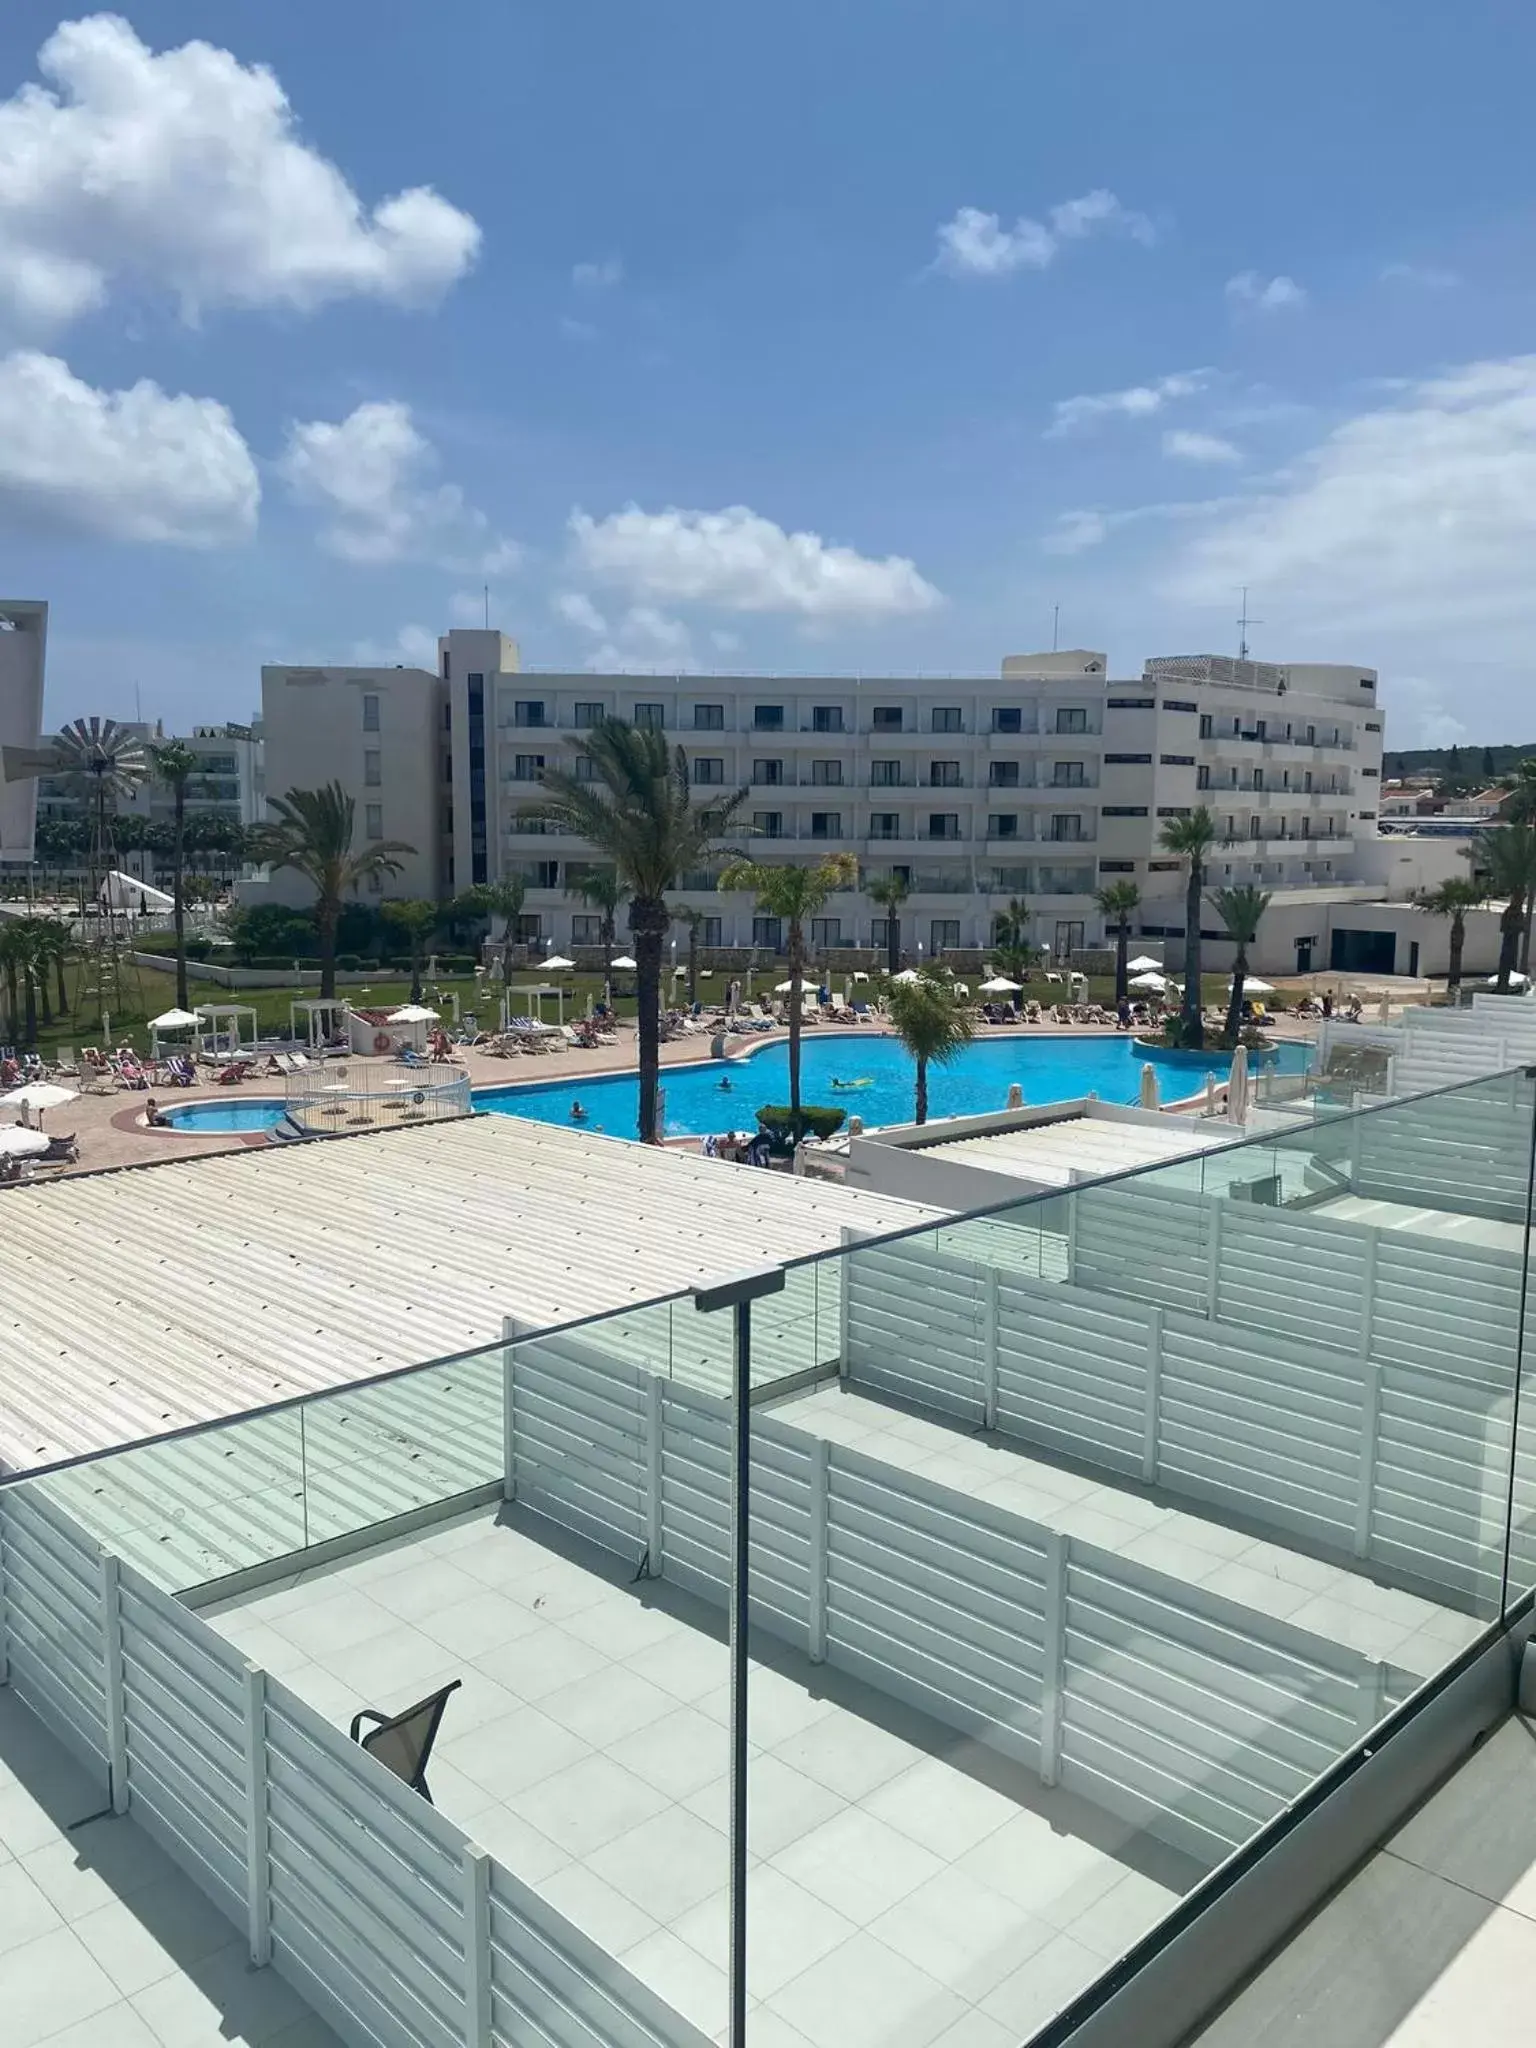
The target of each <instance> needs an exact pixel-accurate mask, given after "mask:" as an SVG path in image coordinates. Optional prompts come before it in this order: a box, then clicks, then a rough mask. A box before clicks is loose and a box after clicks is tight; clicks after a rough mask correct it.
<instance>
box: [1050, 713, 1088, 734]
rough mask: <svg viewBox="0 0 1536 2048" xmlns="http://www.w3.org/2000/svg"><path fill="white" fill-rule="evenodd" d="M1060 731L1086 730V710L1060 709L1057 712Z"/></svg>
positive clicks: (1057, 727) (1057, 728)
mask: <svg viewBox="0 0 1536 2048" xmlns="http://www.w3.org/2000/svg"><path fill="white" fill-rule="evenodd" d="M1056 730H1057V731H1058V732H1086V731H1087V730H1088V714H1087V712H1086V711H1080V710H1079V711H1058V712H1057V714H1056Z"/></svg>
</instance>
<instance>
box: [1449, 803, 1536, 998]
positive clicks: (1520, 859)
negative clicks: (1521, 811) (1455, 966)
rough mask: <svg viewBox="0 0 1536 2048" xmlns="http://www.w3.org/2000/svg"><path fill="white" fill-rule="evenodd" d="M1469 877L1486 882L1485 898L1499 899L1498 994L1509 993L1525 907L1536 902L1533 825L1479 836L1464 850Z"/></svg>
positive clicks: (1503, 827)
mask: <svg viewBox="0 0 1536 2048" xmlns="http://www.w3.org/2000/svg"><path fill="white" fill-rule="evenodd" d="M1466 855H1467V859H1468V860H1470V861H1471V862H1472V864H1473V873H1474V874H1475V875H1477V876H1478V877H1479V878H1486V880H1487V884H1488V894H1489V895H1490V896H1502V897H1503V898H1504V908H1503V910H1502V911H1501V912H1500V913H1499V984H1498V985H1499V991H1500V993H1501V994H1502V995H1508V993H1509V981H1510V976H1511V975H1512V974H1513V973H1514V971H1515V962H1516V960H1517V959H1518V958H1519V954H1520V940H1521V935H1522V933H1523V932H1524V929H1525V921H1526V912H1527V907H1528V906H1529V905H1530V904H1531V903H1532V900H1533V898H1536V825H1495V826H1493V827H1492V828H1491V829H1490V830H1489V831H1487V832H1479V833H1478V835H1477V837H1476V839H1474V840H1473V842H1472V844H1471V845H1470V846H1469V847H1468V848H1467V849H1466Z"/></svg>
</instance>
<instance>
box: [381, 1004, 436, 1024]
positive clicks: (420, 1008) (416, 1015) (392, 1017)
mask: <svg viewBox="0 0 1536 2048" xmlns="http://www.w3.org/2000/svg"><path fill="white" fill-rule="evenodd" d="M389 1021H390V1023H391V1024H435V1023H436V1022H437V1021H438V1017H437V1012H436V1010H429V1009H428V1008H427V1006H426V1004H425V1003H406V1004H405V1005H404V1006H403V1007H402V1008H401V1009H398V1010H391V1011H390V1013H389Z"/></svg>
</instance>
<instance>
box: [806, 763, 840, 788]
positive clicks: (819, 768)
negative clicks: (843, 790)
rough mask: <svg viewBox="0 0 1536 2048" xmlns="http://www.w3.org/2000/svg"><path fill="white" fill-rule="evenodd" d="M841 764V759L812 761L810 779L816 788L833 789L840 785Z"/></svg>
mask: <svg viewBox="0 0 1536 2048" xmlns="http://www.w3.org/2000/svg"><path fill="white" fill-rule="evenodd" d="M842 779H843V764H842V762H841V761H813V762H812V763H811V781H812V782H813V783H814V784H815V785H816V787H817V788H818V789H834V788H837V787H839V786H840V785H841V783H842Z"/></svg>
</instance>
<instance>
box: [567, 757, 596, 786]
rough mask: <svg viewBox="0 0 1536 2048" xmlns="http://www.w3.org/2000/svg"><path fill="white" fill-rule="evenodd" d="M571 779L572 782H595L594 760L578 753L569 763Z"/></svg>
mask: <svg viewBox="0 0 1536 2048" xmlns="http://www.w3.org/2000/svg"><path fill="white" fill-rule="evenodd" d="M571 780H572V781H573V782H596V780H597V764H596V762H594V761H593V760H591V759H590V758H589V757H588V756H587V755H586V754H578V755H577V756H576V758H575V760H574V761H573V762H572V763H571Z"/></svg>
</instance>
